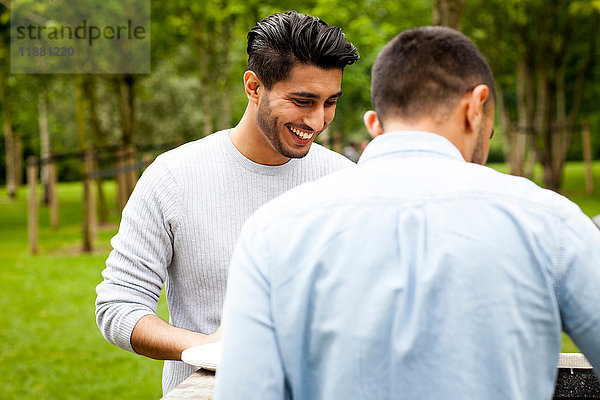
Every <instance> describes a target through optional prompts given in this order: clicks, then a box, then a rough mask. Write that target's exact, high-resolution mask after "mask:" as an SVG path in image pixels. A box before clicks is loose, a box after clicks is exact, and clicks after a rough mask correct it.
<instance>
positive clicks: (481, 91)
mask: <svg viewBox="0 0 600 400" xmlns="http://www.w3.org/2000/svg"><path fill="white" fill-rule="evenodd" d="M465 96H466V100H467V103H466V106H467V107H466V121H465V124H466V126H465V128H466V129H467V131H468V132H476V131H477V130H478V126H479V125H481V124H482V123H483V117H484V114H485V113H484V107H485V101H486V100H487V99H488V97H489V96H490V88H489V87H488V86H487V85H483V84H481V85H477V86H475V88H474V89H473V90H472V91H470V92H468V93H467V94H465Z"/></svg>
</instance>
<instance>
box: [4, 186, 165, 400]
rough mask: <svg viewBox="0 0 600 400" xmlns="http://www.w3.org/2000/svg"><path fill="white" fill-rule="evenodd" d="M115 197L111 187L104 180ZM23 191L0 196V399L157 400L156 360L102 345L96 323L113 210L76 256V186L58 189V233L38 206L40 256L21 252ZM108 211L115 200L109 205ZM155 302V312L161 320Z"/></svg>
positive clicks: (24, 245)
mask: <svg viewBox="0 0 600 400" xmlns="http://www.w3.org/2000/svg"><path fill="white" fill-rule="evenodd" d="M105 188H106V191H107V194H108V195H109V196H107V197H108V200H110V199H111V198H112V199H114V185H112V183H105ZM26 195H27V193H26V190H25V189H24V188H21V190H20V191H19V193H18V197H17V200H16V201H15V202H11V201H9V200H7V196H6V193H5V192H4V191H2V192H0V254H1V257H2V268H1V269H0V281H1V282H2V283H3V285H4V294H3V295H2V296H1V297H0V311H1V313H0V374H1V376H2V380H3V384H2V385H0V398H1V399H30V398H31V399H33V398H35V399H110V398H124V399H157V398H159V397H160V396H161V394H162V390H161V370H162V362H160V361H155V360H150V359H147V358H145V357H141V356H137V355H134V354H131V353H128V352H125V351H123V350H121V349H118V348H116V347H114V346H112V345H110V344H108V343H107V342H106V341H105V340H104V339H103V338H102V335H101V334H100V331H99V330H98V328H97V326H96V322H95V316H94V300H95V297H96V294H95V286H96V285H97V284H98V283H99V282H100V281H101V279H102V277H101V275H100V273H101V271H102V269H103V268H104V261H105V260H106V257H107V255H108V252H109V250H110V245H109V240H110V237H112V236H113V235H114V234H115V233H116V229H117V221H118V218H119V216H118V213H117V212H116V211H113V213H112V215H111V218H110V219H111V220H112V223H111V224H110V225H107V226H104V227H101V228H100V229H99V232H98V238H97V240H96V248H97V250H95V251H94V252H93V253H92V254H83V253H81V251H80V249H81V229H80V222H79V221H80V220H81V215H82V210H81V201H80V199H81V184H78V183H63V184H60V185H59V187H58V196H59V204H60V225H61V226H60V228H59V230H58V231H57V232H53V231H52V230H51V229H50V228H49V222H48V221H49V216H48V210H47V209H45V208H41V209H40V218H39V219H40V240H39V246H40V251H39V254H38V255H37V256H32V255H30V254H29V252H28V244H27V228H26ZM111 204H112V205H113V207H114V201H112V202H111ZM164 303H165V302H163V301H161V304H160V305H159V314H160V315H161V316H163V317H166V314H167V310H166V306H165V304H164Z"/></svg>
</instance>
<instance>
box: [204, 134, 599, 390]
mask: <svg viewBox="0 0 600 400" xmlns="http://www.w3.org/2000/svg"><path fill="white" fill-rule="evenodd" d="M223 319H224V325H223V331H224V352H223V358H222V363H221V368H220V369H219V371H218V373H217V388H216V399H221V400H222V399H236V400H237V399H261V400H268V399H287V398H294V399H344V400H345V399H479V400H481V399H485V400H494V399H511V400H515V399H524V400H534V399H551V398H552V393H553V390H554V385H555V379H556V373H557V361H558V353H559V352H560V346H561V331H562V330H564V331H566V332H567V333H568V334H569V335H571V337H572V338H573V340H574V341H575V343H576V344H577V345H578V346H579V348H580V349H581V351H582V352H583V353H584V354H585V355H586V356H587V358H588V359H589V361H590V362H591V363H592V365H593V366H594V368H595V370H596V372H597V373H598V371H599V367H600V231H599V230H598V228H596V227H595V226H594V225H593V223H592V222H591V220H590V219H589V218H587V217H586V216H585V215H584V214H583V213H582V212H581V210H580V209H579V208H578V207H577V206H576V205H575V204H573V203H571V202H570V201H568V200H567V199H565V198H564V197H562V196H560V195H558V194H556V193H554V192H551V191H547V190H543V189H541V188H539V187H538V186H536V185H535V184H533V183H532V182H530V181H528V180H526V179H523V178H518V177H514V176H509V175H505V174H501V173H499V172H496V171H494V170H492V169H490V168H487V167H484V166H480V165H475V164H471V163H467V162H465V161H464V159H463V158H462V157H461V154H460V152H459V151H458V150H457V149H456V147H454V146H453V145H452V144H451V143H450V142H449V141H448V140H446V139H445V138H443V137H442V136H439V135H436V134H433V133H427V132H407V131H403V132H394V133H386V134H384V135H381V136H379V137H378V138H376V139H375V140H373V142H372V143H371V144H369V146H368V147H367V149H366V150H365V153H364V154H363V156H362V158H361V160H360V162H359V164H358V165H357V166H355V167H350V168H348V169H345V170H343V171H340V172H338V173H335V174H333V175H330V176H327V177H325V178H323V179H320V180H318V181H316V182H313V183H309V184H306V185H302V186H300V187H298V188H296V189H293V190H292V191H290V192H288V193H286V194H284V195H283V196H280V197H279V198H277V199H275V200H274V201H272V202H271V203H269V204H267V205H266V206H265V207H263V208H261V209H260V210H259V211H258V212H257V213H256V214H255V215H254V216H253V217H251V219H249V220H248V221H247V223H246V224H245V226H244V228H243V232H242V235H241V237H240V239H239V242H238V245H237V248H236V250H235V252H234V255H233V259H232V265H231V270H230V276H229V283H228V293H227V298H226V302H225V309H224V316H223Z"/></svg>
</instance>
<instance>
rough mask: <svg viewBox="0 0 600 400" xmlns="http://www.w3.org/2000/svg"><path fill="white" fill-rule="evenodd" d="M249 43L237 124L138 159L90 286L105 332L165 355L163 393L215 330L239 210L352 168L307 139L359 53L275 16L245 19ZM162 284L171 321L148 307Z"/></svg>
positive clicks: (326, 30)
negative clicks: (140, 166) (250, 23)
mask: <svg viewBox="0 0 600 400" xmlns="http://www.w3.org/2000/svg"><path fill="white" fill-rule="evenodd" d="M247 51H248V71H246V73H245V74H244V89H245V92H246V96H247V98H248V106H247V108H246V111H245V113H244V116H243V117H242V119H241V121H240V123H239V124H238V125H237V126H236V127H235V128H233V129H229V130H225V131H220V132H216V133H214V134H212V135H210V136H209V137H206V138H204V139H201V140H198V141H195V142H192V143H188V144H186V145H184V146H181V147H179V148H177V149H175V150H172V151H170V152H167V153H165V154H163V155H161V156H159V157H158V158H157V159H156V161H155V162H154V163H153V164H152V165H151V166H150V167H148V169H147V170H146V171H145V172H144V174H143V175H142V177H141V179H140V181H139V182H138V185H137V187H136V188H135V190H134V192H133V194H132V196H131V198H130V200H129V202H128V204H127V206H126V207H125V209H124V210H123V217H122V221H121V226H120V228H119V233H118V234H117V235H116V236H115V237H114V238H113V240H112V245H113V247H114V250H113V251H112V252H111V254H110V256H109V258H108V260H107V262H106V269H105V270H104V272H103V274H102V275H103V277H104V281H103V282H102V283H101V284H100V285H98V287H97V293H98V297H97V300H96V316H97V322H98V326H99V327H100V329H101V331H102V333H103V335H104V337H105V338H106V339H107V340H108V341H109V342H111V343H113V344H115V345H117V346H119V347H121V348H123V349H126V350H129V351H133V352H136V353H139V354H143V355H145V356H148V357H152V358H156V359H164V360H168V361H166V362H165V367H164V371H163V392H164V393H167V392H169V391H170V390H171V389H172V388H173V387H175V386H176V385H177V384H179V383H180V382H181V381H183V380H184V379H185V378H186V377H187V376H189V375H190V374H192V373H193V372H194V368H193V367H192V366H190V365H186V364H184V363H182V362H181V361H180V360H181V352H182V351H183V350H184V349H186V348H188V347H192V346H195V345H200V344H204V343H209V342H211V341H215V340H218V338H219V331H218V328H219V326H220V321H221V309H222V304H223V298H224V295H225V282H226V280H227V271H228V266H229V261H230V257H231V253H232V251H233V247H234V244H235V242H236V239H237V237H238V234H239V231H240V229H241V226H242V224H243V222H244V221H245V219H246V218H247V217H248V216H249V215H250V214H252V213H253V212H254V211H255V210H256V209H257V208H258V207H259V206H261V205H262V204H264V203H266V202H267V201H268V200H270V199H272V198H274V197H276V196H277V195H279V194H281V193H283V192H285V191H287V190H289V189H291V188H293V187H295V186H297V185H299V184H301V183H303V182H307V181H312V180H315V179H317V178H319V177H321V176H324V175H327V174H329V173H331V172H333V171H337V170H339V169H342V168H344V167H347V166H349V165H352V163H351V162H350V161H348V160H347V159H346V158H345V157H343V156H341V155H339V154H337V153H334V152H332V151H330V150H327V149H325V148H323V147H321V146H319V145H317V144H313V141H314V140H315V138H316V137H317V136H318V135H319V134H320V133H321V132H322V131H323V130H324V129H325V128H327V126H328V125H329V123H331V121H332V120H333V117H334V115H335V107H336V102H337V99H338V98H339V97H340V96H341V94H342V91H341V83H342V71H343V68H344V67H345V66H346V65H350V64H352V63H354V62H356V60H357V59H358V54H357V52H356V48H355V47H354V46H353V45H352V44H351V43H349V42H348V41H346V38H345V36H344V34H343V33H342V31H341V30H340V28H338V27H332V26H328V25H327V24H325V23H324V22H323V21H321V20H319V19H317V18H314V17H311V16H308V15H302V14H298V13H296V12H287V13H284V14H274V15H271V16H269V17H267V18H265V19H264V20H262V21H261V22H259V23H258V24H257V25H256V26H255V27H254V28H252V30H251V31H250V33H249V34H248V48H247ZM165 282H166V294H167V302H168V305H169V312H170V323H167V322H165V321H163V320H162V319H160V318H159V317H157V316H156V307H157V303H158V299H159V297H160V295H161V289H162V287H163V283H165Z"/></svg>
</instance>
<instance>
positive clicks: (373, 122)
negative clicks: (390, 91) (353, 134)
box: [363, 110, 383, 138]
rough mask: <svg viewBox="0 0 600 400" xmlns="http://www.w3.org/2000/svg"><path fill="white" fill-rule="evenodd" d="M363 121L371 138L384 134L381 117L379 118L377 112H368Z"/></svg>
mask: <svg viewBox="0 0 600 400" xmlns="http://www.w3.org/2000/svg"><path fill="white" fill-rule="evenodd" d="M363 121H364V123H365V126H366V127H367V131H368V132H369V135H371V137H373V138H375V137H377V136H379V135H381V134H382V133H383V127H382V126H381V123H380V122H379V117H378V116H377V113H376V112H375V111H373V110H369V111H367V112H366V113H365V116H364V117H363Z"/></svg>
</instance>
